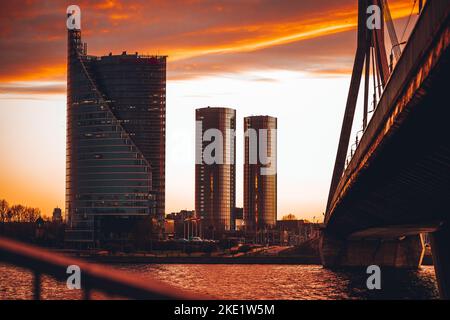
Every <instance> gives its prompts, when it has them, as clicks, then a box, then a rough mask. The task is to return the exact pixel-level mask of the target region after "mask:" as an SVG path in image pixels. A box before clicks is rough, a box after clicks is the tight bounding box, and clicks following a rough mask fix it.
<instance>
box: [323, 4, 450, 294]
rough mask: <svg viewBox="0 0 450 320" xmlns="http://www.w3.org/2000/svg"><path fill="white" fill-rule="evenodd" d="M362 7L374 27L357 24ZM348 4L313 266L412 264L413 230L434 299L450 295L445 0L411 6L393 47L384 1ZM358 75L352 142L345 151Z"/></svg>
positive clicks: (449, 38) (417, 259)
mask: <svg viewBox="0 0 450 320" xmlns="http://www.w3.org/2000/svg"><path fill="white" fill-rule="evenodd" d="M372 5H377V6H379V7H380V8H381V14H382V20H383V21H385V23H382V25H381V28H380V29H374V30H371V29H370V28H368V25H367V24H366V21H367V19H368V12H370V8H369V6H372ZM420 5H421V6H422V3H421V4H420ZM358 6H359V10H358V11H359V22H358V46H357V52H356V57H355V62H354V67H353V73H352V78H351V84H350V90H349V94H348V100H347V105H346V109H345V115H344V120H343V124H342V131H341V136H340V140H339V147H338V151H337V156H336V162H335V167H334V172H333V176H332V182H331V186H330V191H329V197H328V203H327V210H326V213H325V230H324V234H323V236H322V239H321V240H322V241H321V256H322V262H323V264H324V266H326V267H334V266H368V265H371V264H378V265H380V266H390V267H405V268H411V267H412V268H417V267H419V266H420V264H421V260H422V258H423V240H422V236H421V234H422V233H431V245H432V252H433V260H434V265H435V269H436V274H437V278H438V283H439V289H440V293H441V296H443V297H445V298H450V251H448V246H449V245H450V227H449V223H450V210H449V200H450V134H449V133H450V126H449V125H448V123H449V119H450V102H449V98H448V93H449V88H450V86H449V84H450V72H449V71H450V61H449V60H450V49H449V42H450V23H449V22H450V1H447V0H431V1H427V2H426V4H425V5H424V6H423V7H421V8H420V16H419V18H418V20H417V22H416V25H415V27H414V29H413V30H412V33H411V35H410V37H409V39H408V41H407V43H405V46H404V48H403V50H400V48H401V45H402V43H399V42H398V39H397V37H396V34H395V29H394V28H393V27H392V20H391V19H390V13H389V7H388V3H387V1H386V0H359V1H358ZM385 26H386V27H387V28H388V31H389V37H390V39H391V43H392V49H391V54H390V60H391V61H390V62H389V61H388V60H389V59H388V54H387V53H388V52H389V51H386V48H385V43H384V39H385V37H384V28H385ZM371 62H372V63H371ZM394 62H395V65H394ZM364 65H365V66H364ZM371 66H372V68H371ZM363 69H364V70H365V72H363ZM363 73H364V79H365V81H364V101H363V102H364V103H363V105H364V110H363V113H364V116H363V130H362V136H361V137H359V136H358V137H357V138H356V141H355V143H354V144H353V148H352V147H350V152H348V149H349V142H350V136H351V131H352V125H353V118H354V114H355V109H356V104H357V103H356V102H357V98H358V92H359V87H360V83H361V78H362V77H363ZM371 76H372V77H373V79H374V80H373V81H372V82H373V83H374V89H373V93H374V94H373V108H374V111H373V113H372V117H371V119H370V121H369V119H368V114H369V111H368V109H369V108H368V106H369V99H370V98H369V94H368V92H369V88H368V87H369V83H370V81H369V78H370V77H371Z"/></svg>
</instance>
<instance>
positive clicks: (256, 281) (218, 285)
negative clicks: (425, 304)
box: [0, 264, 438, 299]
mask: <svg viewBox="0 0 450 320" xmlns="http://www.w3.org/2000/svg"><path fill="white" fill-rule="evenodd" d="M112 267H113V268H116V269H120V270H125V271H128V272H130V273H133V274H135V275H136V276H139V277H141V278H142V279H143V281H145V279H149V278H151V277H155V278H156V279H159V280H162V281H164V282H167V283H169V284H171V285H173V286H175V287H179V288H183V289H185V290H188V291H191V292H193V293H194V294H195V293H201V294H203V295H207V296H211V297H215V298H218V299H436V298H438V290H437V285H436V278H435V274H434V269H433V267H432V266H423V267H421V268H420V270H417V271H407V270H382V273H381V279H382V280H381V290H368V289H367V287H366V280H367V277H368V275H367V274H366V273H365V270H353V271H330V270H327V269H324V268H322V266H319V265H255V264H252V265H205V264H197V265H196V264H159V265H148V264H128V265H113V266H112ZM31 284H32V275H31V274H30V273H29V272H28V271H26V270H23V269H20V268H17V267H13V266H10V265H5V264H0V299H31V298H32V293H31V289H32V286H31ZM42 296H43V298H44V299H79V298H80V297H81V293H80V292H79V290H68V289H67V288H66V285H65V283H63V282H58V281H56V280H54V279H52V278H50V277H43V292H42ZM94 297H95V298H105V296H103V295H101V294H99V293H95V294H94Z"/></svg>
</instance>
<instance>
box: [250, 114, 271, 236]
mask: <svg viewBox="0 0 450 320" xmlns="http://www.w3.org/2000/svg"><path fill="white" fill-rule="evenodd" d="M276 129H277V118H274V117H270V116H251V117H246V118H244V133H246V134H245V138H244V155H245V156H244V222H245V228H246V230H250V231H255V230H262V229H270V228H272V227H275V225H276V222H277V173H276V172H277V171H276V169H277V168H276V163H277V145H276V143H277V141H276ZM269 160H270V161H269Z"/></svg>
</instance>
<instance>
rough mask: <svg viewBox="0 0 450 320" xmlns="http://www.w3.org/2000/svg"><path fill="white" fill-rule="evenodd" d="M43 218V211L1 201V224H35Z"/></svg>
mask: <svg viewBox="0 0 450 320" xmlns="http://www.w3.org/2000/svg"><path fill="white" fill-rule="evenodd" d="M40 216H41V209H39V208H32V207H27V206H23V205H21V204H15V205H12V206H10V205H9V203H8V201H6V200H5V199H0V222H3V223H6V222H35V221H36V220H37V218H39V217H40Z"/></svg>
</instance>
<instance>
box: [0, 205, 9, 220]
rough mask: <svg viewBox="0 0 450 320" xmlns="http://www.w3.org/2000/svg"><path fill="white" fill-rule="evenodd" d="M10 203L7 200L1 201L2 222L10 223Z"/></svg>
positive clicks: (0, 216) (0, 213) (0, 214)
mask: <svg viewBox="0 0 450 320" xmlns="http://www.w3.org/2000/svg"><path fill="white" fill-rule="evenodd" d="M8 211H9V203H8V201H6V200H5V199H1V200H0V222H7V221H8Z"/></svg>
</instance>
